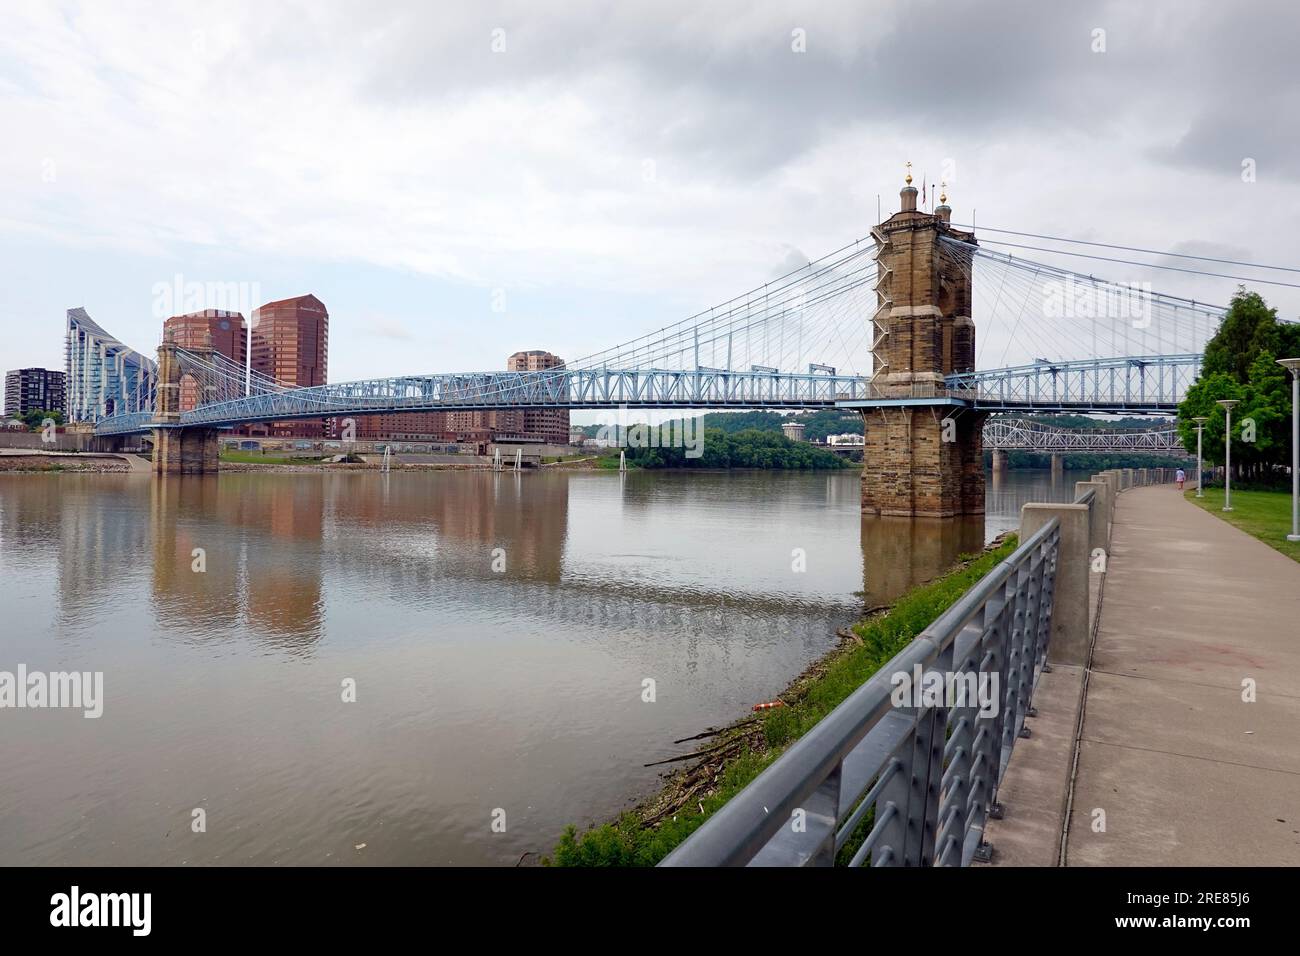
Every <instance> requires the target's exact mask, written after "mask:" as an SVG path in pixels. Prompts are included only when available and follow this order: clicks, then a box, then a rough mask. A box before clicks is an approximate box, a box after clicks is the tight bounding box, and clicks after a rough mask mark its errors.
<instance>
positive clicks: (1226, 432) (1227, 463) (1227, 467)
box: [1219, 398, 1238, 511]
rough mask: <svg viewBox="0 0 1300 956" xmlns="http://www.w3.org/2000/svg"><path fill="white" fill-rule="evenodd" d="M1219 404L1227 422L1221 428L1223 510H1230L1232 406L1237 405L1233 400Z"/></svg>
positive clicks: (1226, 399)
mask: <svg viewBox="0 0 1300 956" xmlns="http://www.w3.org/2000/svg"><path fill="white" fill-rule="evenodd" d="M1219 404H1220V405H1222V406H1223V412H1224V414H1225V415H1227V420H1226V422H1225V423H1224V426H1223V510H1224V511H1231V510H1232V406H1234V405H1236V404H1238V400H1237V399H1235V398H1221V399H1219Z"/></svg>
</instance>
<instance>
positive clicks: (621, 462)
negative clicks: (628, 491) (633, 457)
mask: <svg viewBox="0 0 1300 956" xmlns="http://www.w3.org/2000/svg"><path fill="white" fill-rule="evenodd" d="M618 471H619V474H623V473H624V472H626V471H627V451H626V450H624V451H620V452H619V453H618Z"/></svg>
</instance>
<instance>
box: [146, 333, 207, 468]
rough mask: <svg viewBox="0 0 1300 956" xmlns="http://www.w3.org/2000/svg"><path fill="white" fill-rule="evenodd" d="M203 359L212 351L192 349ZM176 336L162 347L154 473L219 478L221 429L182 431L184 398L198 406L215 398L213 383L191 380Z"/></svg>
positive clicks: (155, 426)
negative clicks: (182, 359)
mask: <svg viewBox="0 0 1300 956" xmlns="http://www.w3.org/2000/svg"><path fill="white" fill-rule="evenodd" d="M189 351H190V352H193V353H195V354H196V355H198V356H199V357H201V358H207V357H210V355H211V352H212V348H211V343H210V342H209V347H208V348H207V349H206V352H207V353H208V354H207V355H205V354H204V352H205V350H203V349H190V350H189ZM178 353H179V350H178V348H177V345H176V340H175V337H174V335H173V333H170V332H169V333H167V337H166V338H165V339H164V340H163V343H162V344H161V345H159V346H158V402H157V406H156V411H155V412H154V420H153V425H154V427H153V470H154V473H155V474H159V475H202V474H215V473H216V471H217V468H218V466H219V461H220V444H219V442H218V440H217V429H215V428H201V427H182V426H181V423H180V421H181V411H182V410H183V408H182V394H188V395H190V396H192V400H193V401H194V402H195V404H203V403H205V402H208V401H211V400H212V399H213V397H214V395H213V394H212V393H213V392H214V386H213V385H212V383H211V382H205V381H200V380H195V379H194V378H193V377H191V376H187V375H186V374H185V372H184V370H183V368H182V365H181V362H180V355H179V354H178Z"/></svg>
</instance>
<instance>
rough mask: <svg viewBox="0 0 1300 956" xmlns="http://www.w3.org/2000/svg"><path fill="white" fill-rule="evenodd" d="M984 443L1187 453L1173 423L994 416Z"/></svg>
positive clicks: (1085, 450)
mask: <svg viewBox="0 0 1300 956" xmlns="http://www.w3.org/2000/svg"><path fill="white" fill-rule="evenodd" d="M984 447H985V448H988V449H994V450H998V451H1013V450H1014V451H1035V452H1073V453H1075V454H1083V453H1096V452H1116V451H1127V452H1143V453H1146V454H1157V455H1159V454H1165V455H1183V454H1186V452H1185V451H1184V449H1183V444H1182V440H1181V439H1180V438H1179V437H1178V430H1177V428H1175V427H1174V426H1172V425H1169V426H1166V427H1163V428H1153V429H1144V428H1107V429H1091V428H1057V427H1055V426H1053V425H1046V424H1043V423H1042V422H1034V421H1027V420H1025V419H1022V418H1004V417H994V418H990V419H989V420H988V421H987V422H985V423H984Z"/></svg>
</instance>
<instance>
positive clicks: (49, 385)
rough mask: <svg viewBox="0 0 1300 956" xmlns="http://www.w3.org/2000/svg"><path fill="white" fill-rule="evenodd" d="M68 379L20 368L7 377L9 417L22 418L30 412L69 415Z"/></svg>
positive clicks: (6, 411)
mask: <svg viewBox="0 0 1300 956" xmlns="http://www.w3.org/2000/svg"><path fill="white" fill-rule="evenodd" d="M64 381H65V376H64V373H63V372H57V371H55V370H53V369H48V368H17V369H14V370H13V371H12V372H6V373H5V414H6V415H9V416H11V417H13V418H21V417H22V416H23V415H26V414H27V413H28V412H62V413H63V415H64V417H65V418H66V417H67V414H68V402H67V395H66V392H65V391H64Z"/></svg>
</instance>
